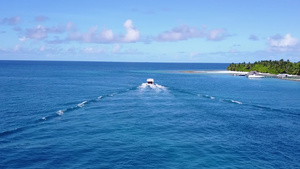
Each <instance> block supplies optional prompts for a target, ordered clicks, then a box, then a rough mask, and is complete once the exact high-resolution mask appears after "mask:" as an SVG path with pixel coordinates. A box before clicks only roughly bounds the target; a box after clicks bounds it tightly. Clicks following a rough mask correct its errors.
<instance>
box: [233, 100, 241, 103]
mask: <svg viewBox="0 0 300 169" xmlns="http://www.w3.org/2000/svg"><path fill="white" fill-rule="evenodd" d="M231 102H232V103H237V104H243V103H242V102H239V101H235V100H231Z"/></svg>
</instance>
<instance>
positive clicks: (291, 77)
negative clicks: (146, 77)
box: [181, 70, 300, 82]
mask: <svg viewBox="0 0 300 169" xmlns="http://www.w3.org/2000/svg"><path fill="white" fill-rule="evenodd" d="M181 72H182V73H188V74H231V75H233V76H246V75H247V74H248V73H249V72H242V71H231V70H199V71H198V70H188V71H181ZM258 74H259V75H262V76H264V78H276V79H282V80H290V81H298V82H300V76H299V75H288V74H285V75H287V76H286V77H279V76H278V75H280V74H271V73H261V72H258Z"/></svg>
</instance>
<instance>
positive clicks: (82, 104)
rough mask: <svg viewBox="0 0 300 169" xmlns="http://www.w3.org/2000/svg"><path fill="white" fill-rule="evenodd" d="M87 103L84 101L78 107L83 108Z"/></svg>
mask: <svg viewBox="0 0 300 169" xmlns="http://www.w3.org/2000/svg"><path fill="white" fill-rule="evenodd" d="M86 102H87V101H83V102H82V103H79V104H77V106H78V107H83V106H84V104H85V103H86Z"/></svg>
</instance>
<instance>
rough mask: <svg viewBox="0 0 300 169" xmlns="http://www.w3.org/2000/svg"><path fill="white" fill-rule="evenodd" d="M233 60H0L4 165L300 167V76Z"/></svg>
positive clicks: (0, 155)
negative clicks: (235, 67) (277, 74)
mask: <svg viewBox="0 0 300 169" xmlns="http://www.w3.org/2000/svg"><path fill="white" fill-rule="evenodd" d="M227 66H228V64H213V63H212V64H209V63H197V64H196V63H195V64H191V63H189V64H188V63H186V64H184V63H110V62H42V61H0V168H1V169H3V168H80V169H81V168H218V169H220V168H300V135H299V133H300V82H295V81H285V80H279V79H267V78H266V79H257V80H251V79H247V78H245V77H235V76H231V75H229V74H187V73H182V72H181V70H225V69H226V67H227ZM150 77H151V78H154V80H155V83H157V85H155V86H152V87H145V86H144V85H143V83H145V82H146V79H147V78H150Z"/></svg>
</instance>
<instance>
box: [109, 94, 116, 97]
mask: <svg viewBox="0 0 300 169" xmlns="http://www.w3.org/2000/svg"><path fill="white" fill-rule="evenodd" d="M116 94H118V93H112V94H110V95H109V96H110V97H113V96H114V95H116Z"/></svg>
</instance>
